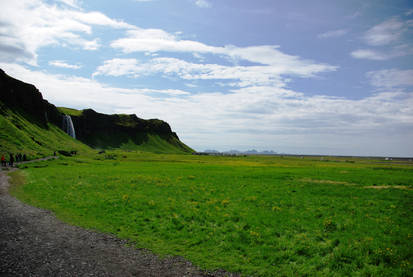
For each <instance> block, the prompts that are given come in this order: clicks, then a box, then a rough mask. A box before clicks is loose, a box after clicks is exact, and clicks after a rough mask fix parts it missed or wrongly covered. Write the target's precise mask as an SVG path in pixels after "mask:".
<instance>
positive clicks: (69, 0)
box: [59, 0, 80, 8]
mask: <svg viewBox="0 0 413 277" xmlns="http://www.w3.org/2000/svg"><path fill="white" fill-rule="evenodd" d="M59 1H60V2H62V3H64V4H66V5H68V6H70V7H72V8H79V7H80V5H79V3H78V2H79V1H77V0H59Z"/></svg>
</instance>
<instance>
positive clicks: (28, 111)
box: [0, 69, 62, 127]
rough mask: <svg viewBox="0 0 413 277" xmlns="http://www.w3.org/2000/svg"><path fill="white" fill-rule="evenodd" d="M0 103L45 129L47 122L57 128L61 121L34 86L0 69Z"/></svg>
mask: <svg viewBox="0 0 413 277" xmlns="http://www.w3.org/2000/svg"><path fill="white" fill-rule="evenodd" d="M0 101H1V102H2V103H3V104H4V105H6V106H7V107H9V108H12V109H13V110H16V111H19V112H21V113H22V114H23V115H25V116H26V117H29V118H30V119H31V120H32V121H35V122H36V123H37V124H39V125H41V126H43V127H46V126H47V123H48V122H51V123H53V124H55V125H57V126H59V125H60V122H61V120H62V115H61V113H60V112H59V111H58V110H57V108H56V107H55V106H54V105H52V104H50V103H49V102H47V101H46V100H44V99H43V96H42V94H41V93H40V92H39V90H38V89H37V88H36V87H35V86H33V85H31V84H27V83H24V82H22V81H19V80H16V79H14V78H12V77H10V76H8V75H7V74H6V73H5V72H4V71H3V70H1V69H0Z"/></svg>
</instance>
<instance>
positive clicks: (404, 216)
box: [11, 151, 413, 276]
mask: <svg viewBox="0 0 413 277" xmlns="http://www.w3.org/2000/svg"><path fill="white" fill-rule="evenodd" d="M22 169H23V170H20V171H17V172H14V173H12V174H13V176H14V179H13V180H14V182H15V184H16V185H15V186H13V188H12V189H11V193H12V194H13V195H15V196H17V197H18V198H19V199H21V200H23V201H25V202H27V203H29V204H31V205H35V206H38V207H41V208H45V209H49V210H52V211H53V212H54V213H55V214H56V215H57V217H59V218H60V219H62V220H64V221H66V222H69V223H71V224H75V225H79V226H82V227H85V228H90V229H95V230H99V231H102V232H106V233H112V234H115V235H116V236H118V237H120V238H125V239H128V240H129V241H130V243H131V244H132V245H134V246H136V247H139V248H147V249H150V250H152V251H154V252H155V253H158V254H160V255H179V256H183V257H185V258H186V259H188V260H190V261H191V262H193V263H194V264H196V265H198V266H200V267H201V268H204V269H209V270H214V269H225V270H227V271H230V272H241V273H242V274H243V275H252V276H291V275H299V276H305V275H327V276H329V275H331V276H332V275H334V276H340V275H351V276H413V267H412V262H413V247H412V245H413V191H412V189H413V164H412V163H408V162H406V163H405V164H402V163H401V164H399V163H394V162H388V163H385V162H383V161H378V160H373V159H349V158H331V157H330V158H324V159H322V160H321V159H320V157H312V158H311V157H305V158H298V157H269V156H268V157H267V156H247V157H218V156H217V157H215V156H194V155H172V154H151V153H147V152H138V151H135V152H126V151H111V152H105V153H102V154H97V153H95V152H94V153H93V154H88V155H80V156H77V157H70V158H65V157H62V158H60V159H58V160H53V161H45V162H39V163H33V164H27V165H22Z"/></svg>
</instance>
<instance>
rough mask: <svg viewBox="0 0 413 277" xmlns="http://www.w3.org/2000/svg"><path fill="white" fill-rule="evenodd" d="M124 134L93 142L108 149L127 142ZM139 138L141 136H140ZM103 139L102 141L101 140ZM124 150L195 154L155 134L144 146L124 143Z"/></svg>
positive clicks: (71, 112) (72, 112) (67, 110)
mask: <svg viewBox="0 0 413 277" xmlns="http://www.w3.org/2000/svg"><path fill="white" fill-rule="evenodd" d="M58 109H59V111H61V112H62V113H64V114H67V115H71V116H79V115H81V114H82V111H81V110H76V109H71V108H64V107H58ZM119 116H120V119H122V117H127V119H129V115H122V114H120V115H119ZM128 122H130V121H128V120H125V123H124V126H128ZM123 135H124V134H116V135H111V136H110V137H108V136H107V134H102V135H101V136H95V138H96V141H94V142H93V144H94V145H96V148H102V149H105V148H107V147H106V146H107V143H108V142H109V143H110V142H112V141H113V142H115V144H118V141H124V140H127V139H128V138H127V137H123ZM138 136H139V134H138ZM99 138H101V140H99ZM119 148H120V149H123V150H137V151H146V152H153V153H169V154H182V153H191V152H194V150H193V149H191V148H190V147H188V146H187V145H185V144H184V143H182V142H181V141H180V140H178V139H175V138H172V139H171V140H170V141H166V140H165V139H162V138H161V137H160V136H158V135H155V134H149V135H148V140H146V141H145V142H143V143H142V144H136V143H134V142H133V141H132V140H131V139H129V141H128V142H127V143H123V144H122V145H120V147H119Z"/></svg>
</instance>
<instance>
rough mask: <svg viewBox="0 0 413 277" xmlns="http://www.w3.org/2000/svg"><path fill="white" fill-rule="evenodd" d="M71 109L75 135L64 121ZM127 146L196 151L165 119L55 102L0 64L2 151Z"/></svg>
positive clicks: (35, 152)
mask: <svg viewBox="0 0 413 277" xmlns="http://www.w3.org/2000/svg"><path fill="white" fill-rule="evenodd" d="M63 114H66V115H70V117H71V119H72V122H73V125H74V129H75V133H76V139H73V138H72V137H70V136H68V135H67V134H66V133H65V132H64V131H63V130H62V129H61V128H60V127H62V123H63ZM93 149H124V150H138V151H146V152H156V153H191V152H193V150H192V149H191V148H189V147H188V146H187V145H185V144H184V143H182V142H181V141H180V140H179V138H178V136H177V134H176V133H174V132H173V131H172V129H171V127H170V126H169V124H168V123H167V122H165V121H162V120H159V119H149V120H145V119H142V118H138V117H137V116H136V115H134V114H130V115H127V114H112V115H107V114H102V113H98V112H96V111H94V110H92V109H86V110H76V109H71V108H56V107H55V106H54V105H53V104H51V103H49V102H48V101H47V100H45V99H43V96H42V94H41V92H40V91H39V90H38V89H37V88H36V87H35V86H34V85H31V84H27V83H24V82H22V81H20V80H17V79H14V78H13V77H11V76H9V75H7V74H6V73H5V72H4V71H3V70H1V69H0V153H1V154H7V153H24V154H26V155H28V156H29V158H33V157H41V156H48V155H51V154H52V153H53V152H54V151H58V150H64V151H77V152H90V151H92V150H93Z"/></svg>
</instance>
